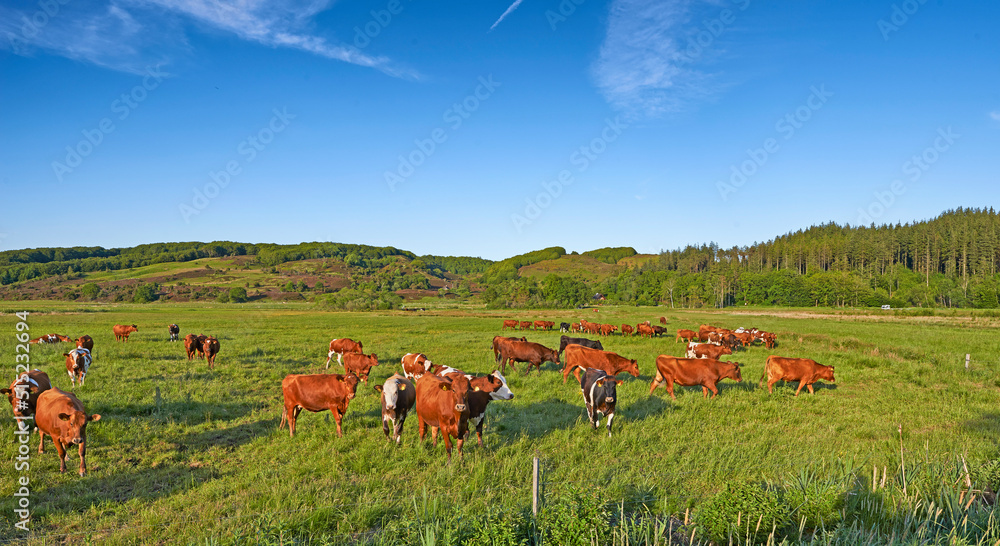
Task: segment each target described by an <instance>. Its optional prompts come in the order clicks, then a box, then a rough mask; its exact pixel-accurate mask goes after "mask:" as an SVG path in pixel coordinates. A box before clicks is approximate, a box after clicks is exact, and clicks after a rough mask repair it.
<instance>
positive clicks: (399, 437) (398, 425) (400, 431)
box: [393, 412, 406, 445]
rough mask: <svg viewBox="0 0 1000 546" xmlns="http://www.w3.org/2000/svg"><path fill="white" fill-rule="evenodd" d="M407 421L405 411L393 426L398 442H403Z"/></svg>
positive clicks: (400, 443) (399, 443)
mask: <svg viewBox="0 0 1000 546" xmlns="http://www.w3.org/2000/svg"><path fill="white" fill-rule="evenodd" d="M405 421H406V412H403V413H402V414H401V415H400V416H399V417H397V418H396V423H395V425H396V426H395V428H393V435H394V436H395V437H396V444H398V445H402V444H403V423H404V422H405Z"/></svg>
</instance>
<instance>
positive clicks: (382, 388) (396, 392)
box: [375, 355, 429, 444]
mask: <svg viewBox="0 0 1000 546" xmlns="http://www.w3.org/2000/svg"><path fill="white" fill-rule="evenodd" d="M420 356H423V355H420ZM428 362H429V361H428ZM421 375H423V374H421ZM375 391H376V392H378V393H379V400H380V402H381V404H382V432H383V433H384V434H385V439H386V440H389V441H390V442H391V441H392V440H396V444H402V443H403V423H404V422H405V421H406V416H407V414H409V413H410V410H411V409H413V405H414V404H415V403H416V401H417V389H416V388H415V387H414V386H413V382H412V381H410V380H409V379H407V378H405V377H403V376H401V375H399V374H398V373H394V374H392V376H391V377H389V379H386V380H385V383H384V384H382V385H375ZM390 424H391V425H392V426H391V428H392V433H391V434H390V432H389V429H390Z"/></svg>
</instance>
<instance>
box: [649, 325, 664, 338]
mask: <svg viewBox="0 0 1000 546" xmlns="http://www.w3.org/2000/svg"><path fill="white" fill-rule="evenodd" d="M651 328H652V329H653V333H654V334H656V337H660V336H662V335H663V334H665V333H667V329H666V328H664V327H663V326H652V327H651Z"/></svg>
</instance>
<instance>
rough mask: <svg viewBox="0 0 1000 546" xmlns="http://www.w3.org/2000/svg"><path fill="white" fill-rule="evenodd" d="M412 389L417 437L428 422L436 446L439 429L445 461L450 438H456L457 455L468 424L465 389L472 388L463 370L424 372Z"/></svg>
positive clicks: (467, 400)
mask: <svg viewBox="0 0 1000 546" xmlns="http://www.w3.org/2000/svg"><path fill="white" fill-rule="evenodd" d="M416 390H417V429H418V432H419V434H420V441H423V440H424V437H425V436H426V434H427V427H428V426H429V427H431V440H432V441H433V443H434V447H437V435H438V431H439V430H440V431H441V436H442V437H444V449H445V452H446V453H447V454H448V461H449V462H451V439H452V438H455V439H457V440H458V442H457V443H458V455H459V456H462V445H463V444H465V435H466V433H467V432H468V428H469V391H471V390H472V389H471V388H470V385H469V380H468V378H466V377H465V375H463V374H455V375H453V376H452V377H450V378H444V377H438V376H436V375H433V374H429V373H428V374H424V375H423V377H421V378H420V379H418V380H417V387H416Z"/></svg>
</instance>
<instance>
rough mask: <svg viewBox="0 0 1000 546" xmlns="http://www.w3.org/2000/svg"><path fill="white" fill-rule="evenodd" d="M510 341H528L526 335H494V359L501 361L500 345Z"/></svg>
mask: <svg viewBox="0 0 1000 546" xmlns="http://www.w3.org/2000/svg"><path fill="white" fill-rule="evenodd" d="M510 341H528V338H526V337H523V336H522V337H503V336H493V361H494V362H498V363H499V362H500V346H501V345H503V344H504V343H507V342H510Z"/></svg>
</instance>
